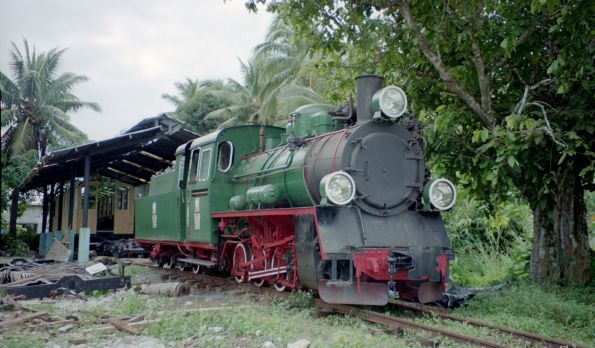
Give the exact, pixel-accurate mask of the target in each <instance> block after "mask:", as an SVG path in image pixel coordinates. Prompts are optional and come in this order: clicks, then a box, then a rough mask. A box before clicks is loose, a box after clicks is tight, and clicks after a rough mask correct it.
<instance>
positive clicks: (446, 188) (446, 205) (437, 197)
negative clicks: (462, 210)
mask: <svg viewBox="0 0 595 348" xmlns="http://www.w3.org/2000/svg"><path fill="white" fill-rule="evenodd" d="M427 198H428V199H429V200H430V203H431V204H432V205H433V206H434V208H436V209H439V210H447V209H450V208H452V206H453V205H454V204H455V201H456V200H457V190H456V189H455V185H454V184H453V183H452V182H450V180H448V179H443V178H442V179H437V180H434V181H432V183H431V184H430V187H429V189H428V192H427Z"/></svg>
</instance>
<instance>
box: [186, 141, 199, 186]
mask: <svg viewBox="0 0 595 348" xmlns="http://www.w3.org/2000/svg"><path fill="white" fill-rule="evenodd" d="M199 153H200V149H196V150H194V151H193V152H192V162H191V163H190V172H189V173H188V182H196V172H197V167H198V155H199Z"/></svg>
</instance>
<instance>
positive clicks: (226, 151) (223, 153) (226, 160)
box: [217, 141, 233, 172]
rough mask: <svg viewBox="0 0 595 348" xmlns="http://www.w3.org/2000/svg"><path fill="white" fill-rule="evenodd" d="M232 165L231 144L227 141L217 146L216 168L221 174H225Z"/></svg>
mask: <svg viewBox="0 0 595 348" xmlns="http://www.w3.org/2000/svg"><path fill="white" fill-rule="evenodd" d="M232 164H233V144H232V143H230V142H229V141H226V142H224V143H221V144H219V159H218V161H217V168H218V169H219V170H220V171H222V172H227V171H228V170H229V168H231V165H232Z"/></svg>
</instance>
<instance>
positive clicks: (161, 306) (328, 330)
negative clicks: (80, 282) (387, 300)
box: [0, 254, 595, 348]
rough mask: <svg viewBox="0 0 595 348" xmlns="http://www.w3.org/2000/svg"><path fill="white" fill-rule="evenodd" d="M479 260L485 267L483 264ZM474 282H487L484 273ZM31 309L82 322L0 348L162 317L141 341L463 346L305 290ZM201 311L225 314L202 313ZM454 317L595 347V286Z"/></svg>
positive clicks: (505, 298)
mask: <svg viewBox="0 0 595 348" xmlns="http://www.w3.org/2000/svg"><path fill="white" fill-rule="evenodd" d="M502 260H504V261H502ZM463 261H464V262H463ZM459 262H461V264H460V265H463V266H465V267H466V264H467V263H468V262H469V263H475V264H476V267H475V268H470V267H466V268H464V267H461V268H459V270H463V269H467V270H468V271H467V272H471V271H475V272H476V273H477V274H482V273H483V274H484V276H486V277H487V278H492V277H491V275H492V274H499V275H500V276H501V275H504V274H506V272H502V271H501V270H498V269H497V268H498V267H499V266H498V265H500V266H502V264H504V265H506V264H508V263H507V261H506V258H505V257H502V258H500V257H494V255H493V254H489V255H486V256H484V258H483V259H482V261H481V262H477V260H474V259H472V258H469V259H463V258H459ZM500 262H504V263H500ZM481 263H485V264H486V265H487V266H486V267H484V266H483V265H481ZM455 268H456V267H455ZM503 268H504V267H503ZM480 270H481V271H480ZM486 270H493V272H492V271H486ZM151 272H154V271H153V270H151ZM498 272H499V273H498ZM139 273H144V271H141V272H139ZM471 273H472V272H471ZM470 276H471V275H468V277H470ZM473 277H474V276H473ZM477 277H478V278H477V279H479V280H481V279H482V278H481V277H480V276H479V275H478V276H477ZM469 279H473V278H469ZM27 307H31V308H35V309H37V310H43V311H47V312H49V313H50V314H52V315H55V316H58V317H65V316H66V315H76V316H77V317H78V318H79V319H80V320H81V323H82V324H83V325H80V326H78V327H77V328H76V329H73V330H71V331H69V332H66V333H60V332H57V331H55V332H54V333H53V335H52V337H51V338H50V339H49V341H47V338H44V337H45V336H42V337H40V338H35V337H36V336H35V335H34V334H31V333H30V332H27V330H25V329H23V330H16V331H14V332H10V333H9V334H8V333H6V334H4V337H2V340H1V341H0V346H2V347H5V346H6V347H9V348H11V347H22V346H26V347H32V348H36V347H42V346H53V345H54V344H55V345H64V344H65V345H68V344H67V343H65V342H67V340H68V339H70V338H73V337H77V335H80V332H82V330H85V329H94V328H96V327H97V326H98V325H100V324H99V323H98V319H100V318H106V317H111V318H114V317H125V316H136V315H143V316H144V318H145V319H147V320H157V322H155V323H154V324H151V325H149V326H146V327H144V328H142V329H141V334H142V335H143V336H144V338H151V339H153V340H157V341H158V342H161V343H163V344H166V346H168V347H177V346H184V345H185V344H187V343H188V344H190V343H192V344H193V346H198V347H262V346H263V344H264V343H265V342H267V341H270V342H272V343H273V344H275V346H276V347H285V346H287V344H288V343H292V342H295V341H297V340H300V339H306V340H309V341H310V342H311V345H310V347H311V348H316V347H331V348H332V347H388V346H390V347H414V346H417V345H420V344H421V343H420V339H423V340H424V341H428V340H430V341H433V342H434V345H439V346H441V347H458V345H456V344H454V343H452V342H450V341H447V340H443V339H428V338H427V337H423V336H421V335H420V334H417V333H409V332H399V331H396V332H395V330H393V331H390V330H387V329H386V328H385V327H382V326H378V325H374V324H369V323H366V322H364V321H362V320H360V319H359V318H355V317H350V316H341V315H329V316H323V317H315V316H313V315H314V314H316V310H315V309H314V308H313V307H312V295H311V294H310V293H308V292H296V293H293V294H292V295H291V296H289V297H288V298H284V299H283V300H275V301H267V300H264V301H263V298H262V297H259V296H254V294H249V293H248V294H245V293H243V292H241V291H238V292H237V294H232V293H227V294H224V293H220V292H218V291H216V290H211V291H206V290H204V289H198V290H197V289H194V290H193V292H192V294H191V295H189V296H183V297H163V296H152V295H143V294H139V293H135V292H134V291H132V290H129V291H118V292H115V293H114V292H112V293H109V294H106V295H103V296H93V297H90V298H89V299H88V300H87V301H82V300H78V299H66V300H61V301H59V302H57V303H39V304H35V305H34V304H28V305H27ZM204 307H225V309H223V310H216V311H197V310H198V309H199V308H204ZM184 310H192V311H186V312H184ZM453 314H455V315H459V316H464V317H470V318H474V319H477V320H480V321H484V322H488V323H493V324H498V325H502V326H507V327H511V328H516V329H519V330H523V331H528V332H533V333H536V334H539V335H544V336H548V337H552V338H558V339H562V340H566V341H570V342H574V343H578V344H582V345H585V346H593V347H595V331H594V330H593V328H592V318H595V289H594V288H592V287H591V288H580V289H563V288H559V287H550V288H548V289H541V288H538V287H536V286H534V285H531V284H527V283H525V282H517V283H516V285H514V284H513V285H510V286H509V287H508V288H507V289H506V290H504V291H501V292H498V293H490V294H479V295H477V296H476V297H474V298H473V299H470V300H468V301H466V303H465V304H464V306H462V307H460V308H458V309H456V310H455V311H454V313H453ZM418 320H422V321H424V322H426V323H430V324H432V325H434V324H436V325H440V326H442V327H443V328H445V329H447V330H449V331H456V332H460V333H463V334H471V335H474V336H476V337H483V338H485V339H486V340H490V341H497V342H499V343H501V344H505V345H509V346H520V345H519V344H518V342H510V341H507V339H508V338H507V337H502V336H501V335H494V334H493V332H487V331H486V332H484V331H482V330H478V329H476V328H473V327H470V326H468V325H465V324H461V323H454V322H450V321H442V320H438V319H436V318H433V317H427V318H424V319H418ZM46 336H47V334H46ZM118 337H119V338H122V337H127V336H126V334H124V333H116V334H99V333H96V334H93V335H92V336H91V337H90V338H89V340H90V341H91V342H94V345H91V346H92V347H95V346H97V347H101V346H102V344H103V345H104V346H110V345H113V344H114V341H113V340H114V339H118ZM137 338H138V337H137ZM95 343H96V344H95ZM424 343H427V342H424Z"/></svg>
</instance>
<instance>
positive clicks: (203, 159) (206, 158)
mask: <svg viewBox="0 0 595 348" xmlns="http://www.w3.org/2000/svg"><path fill="white" fill-rule="evenodd" d="M210 167H211V150H210V149H208V150H204V151H203V152H202V155H201V156H200V166H199V167H198V181H205V180H207V179H208V178H209V169H211V168H210Z"/></svg>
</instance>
